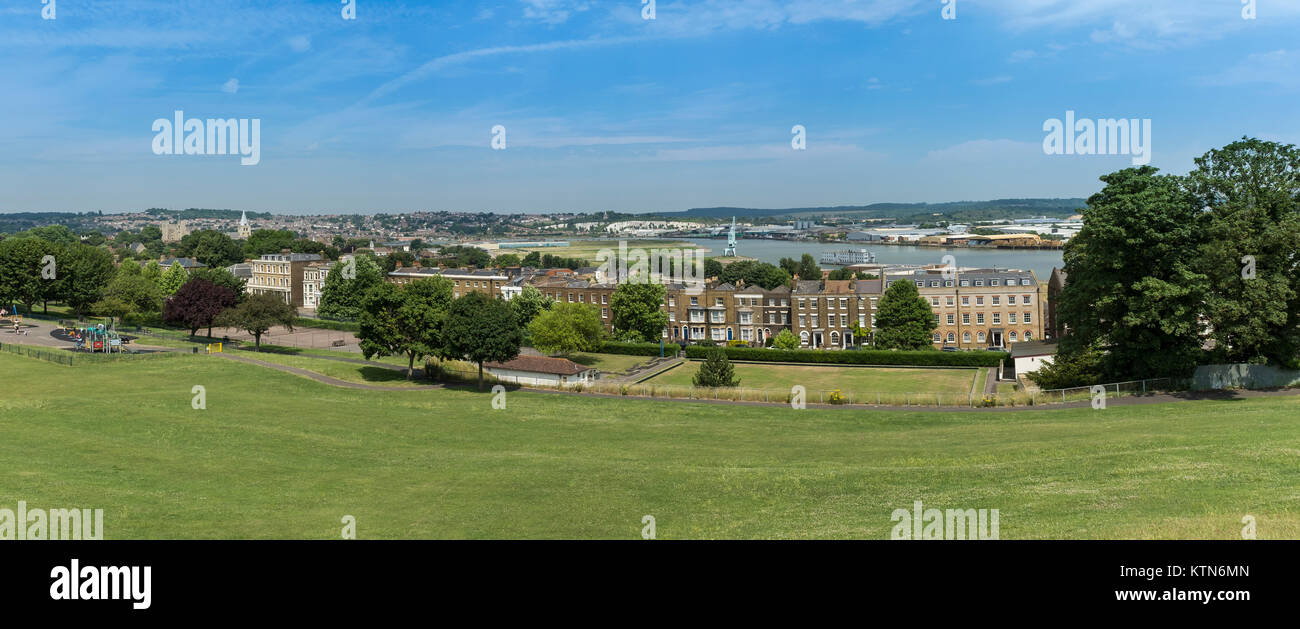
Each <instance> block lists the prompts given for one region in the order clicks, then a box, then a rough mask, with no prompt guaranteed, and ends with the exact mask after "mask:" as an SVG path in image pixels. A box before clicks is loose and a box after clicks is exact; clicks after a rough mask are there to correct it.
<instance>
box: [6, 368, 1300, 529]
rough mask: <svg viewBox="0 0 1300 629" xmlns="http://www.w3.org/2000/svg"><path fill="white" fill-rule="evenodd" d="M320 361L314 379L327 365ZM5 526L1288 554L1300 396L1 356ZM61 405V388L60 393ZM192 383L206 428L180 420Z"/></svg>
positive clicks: (1299, 509) (1296, 512) (197, 413)
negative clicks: (703, 398) (95, 517)
mask: <svg viewBox="0 0 1300 629" xmlns="http://www.w3.org/2000/svg"><path fill="white" fill-rule="evenodd" d="M320 362H327V361H320ZM0 382H2V383H3V388H2V389H0V435H3V438H0V469H3V470H5V473H4V474H0V506H3V507H8V508H13V507H14V506H15V504H16V502H17V501H18V500H25V501H27V503H28V505H29V506H32V507H45V508H59V507H84V508H102V509H104V510H105V529H106V537H107V538H110V539H122V538H320V539H330V538H334V539H337V538H338V537H339V533H340V530H341V528H342V526H343V525H342V524H341V522H340V518H342V517H343V516H344V515H353V516H355V517H356V518H357V527H358V528H357V531H358V535H359V536H360V537H362V538H625V539H633V538H637V537H639V534H640V531H641V527H642V524H641V518H642V516H644V515H653V516H655V518H656V520H657V532H658V536H659V537H660V538H664V539H667V538H869V539H885V538H887V537H888V535H889V530H890V528H891V527H892V525H893V522H891V520H890V515H891V513H892V511H893V510H894V509H897V508H910V507H911V505H912V502H913V501H914V500H922V501H923V502H924V504H925V505H926V506H928V507H936V508H996V509H999V511H1000V531H1001V536H1002V538H1003V539H1021V538H1161V537H1187V538H1239V537H1240V535H1239V531H1240V530H1241V527H1242V524H1241V518H1242V516H1243V515H1247V514H1249V515H1253V516H1255V517H1256V519H1257V522H1258V532H1259V536H1260V537H1261V538H1295V537H1298V536H1300V489H1298V488H1300V466H1297V465H1296V461H1297V458H1298V457H1300V398H1292V397H1274V398H1264V399H1250V400H1241V401H1204V402H1180V403H1169V404H1150V405H1132V406H1124V405H1119V404H1112V405H1110V406H1108V408H1107V409H1106V410H1101V411H1097V410H1093V409H1091V408H1081V409H1069V410H1060V409H1058V410H1026V411H1018V412H1002V413H996V412H964V411H963V412H898V411H864V410H859V409H809V410H802V411H795V410H791V409H788V408H771V407H734V406H724V405H709V404H697V403H677V402H659V401H649V400H636V399H629V398H617V399H609V398H593V397H585V396H566V395H554V394H544V393H530V392H524V391H512V392H510V393H508V394H507V398H506V401H507V408H506V409H504V410H494V409H493V405H492V403H491V402H492V399H493V398H492V394H490V393H482V394H480V393H475V392H473V391H469V390H455V389H453V390H432V391H396V392H369V391H357V390H351V389H340V388H334V387H330V386H327V385H324V384H321V383H317V382H314V381H312V380H308V379H306V378H302V377H298V376H293V375H290V374H285V373H281V372H277V371H274V370H270V369H267V368H261V367H257V366H253V365H246V364H240V363H236V362H234V361H230V360H226V359H223V358H220V357H215V356H191V355H186V356H181V357H177V358H175V359H173V360H166V361H130V362H121V363H111V364H103V365H90V366H85V367H67V366H61V365H54V364H49V363H45V362H41V361H37V360H32V359H27V358H23V357H19V356H11V355H6V354H0ZM74 384H75V385H74ZM195 385H203V386H204V387H206V404H207V408H206V409H205V410H194V409H192V408H191V400H192V398H193V397H194V396H193V394H192V393H191V391H192V387H194V386H195Z"/></svg>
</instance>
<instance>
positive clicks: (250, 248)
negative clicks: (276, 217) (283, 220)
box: [244, 229, 295, 258]
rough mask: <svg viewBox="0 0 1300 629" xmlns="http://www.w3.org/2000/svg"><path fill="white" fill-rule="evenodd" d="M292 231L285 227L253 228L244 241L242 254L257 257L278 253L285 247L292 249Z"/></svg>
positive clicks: (293, 239)
mask: <svg viewBox="0 0 1300 629" xmlns="http://www.w3.org/2000/svg"><path fill="white" fill-rule="evenodd" d="M294 241H295V238H294V235H293V232H291V231H289V230H287V229H255V230H253V232H252V233H250V234H249V235H248V241H247V242H245V243H244V255H245V256H247V257H249V258H258V257H261V256H262V255H264V254H268V253H280V252H281V251H284V250H285V249H289V250H290V251H292V250H293V245H294Z"/></svg>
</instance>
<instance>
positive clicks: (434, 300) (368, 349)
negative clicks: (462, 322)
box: [357, 277, 452, 380]
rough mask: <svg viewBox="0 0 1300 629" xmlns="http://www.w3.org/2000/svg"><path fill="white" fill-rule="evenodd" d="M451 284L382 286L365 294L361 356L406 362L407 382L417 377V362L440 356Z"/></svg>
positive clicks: (442, 280) (435, 281) (431, 281)
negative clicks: (400, 359) (392, 358)
mask: <svg viewBox="0 0 1300 629" xmlns="http://www.w3.org/2000/svg"><path fill="white" fill-rule="evenodd" d="M451 301H452V286H451V281H450V280H448V279H446V278H442V277H431V278H427V279H422V280H419V281H416V282H412V283H410V284H406V285H404V286H401V287H398V286H396V285H394V284H388V283H384V284H380V285H379V286H377V287H375V288H374V289H372V290H370V291H369V292H367V293H366V296H365V299H364V303H363V311H362V313H361V318H360V331H359V332H358V334H357V337H358V338H360V339H361V353H362V354H363V355H365V357H366V359H367V360H369V359H370V358H372V357H374V356H401V355H405V356H406V358H407V365H406V378H407V379H408V380H410V379H411V378H412V377H414V374H415V361H417V360H423V359H424V358H426V357H429V356H435V355H437V354H438V351H439V349H440V348H441V347H442V340H443V324H444V322H445V320H446V316H447V311H448V309H449V308H450V306H451Z"/></svg>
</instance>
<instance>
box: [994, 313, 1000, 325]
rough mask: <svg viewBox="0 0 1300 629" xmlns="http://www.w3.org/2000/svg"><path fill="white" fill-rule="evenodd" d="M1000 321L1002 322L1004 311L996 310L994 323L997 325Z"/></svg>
mask: <svg viewBox="0 0 1300 629" xmlns="http://www.w3.org/2000/svg"><path fill="white" fill-rule="evenodd" d="M999 323H1002V313H1000V312H995V313H993V325H997V324H999Z"/></svg>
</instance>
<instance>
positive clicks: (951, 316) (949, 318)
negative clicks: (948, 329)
mask: <svg viewBox="0 0 1300 629" xmlns="http://www.w3.org/2000/svg"><path fill="white" fill-rule="evenodd" d="M955 318H956V317H955V316H954V315H952V314H951V313H949V314H948V325H952V324H953V323H954V321H953V319H955Z"/></svg>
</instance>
